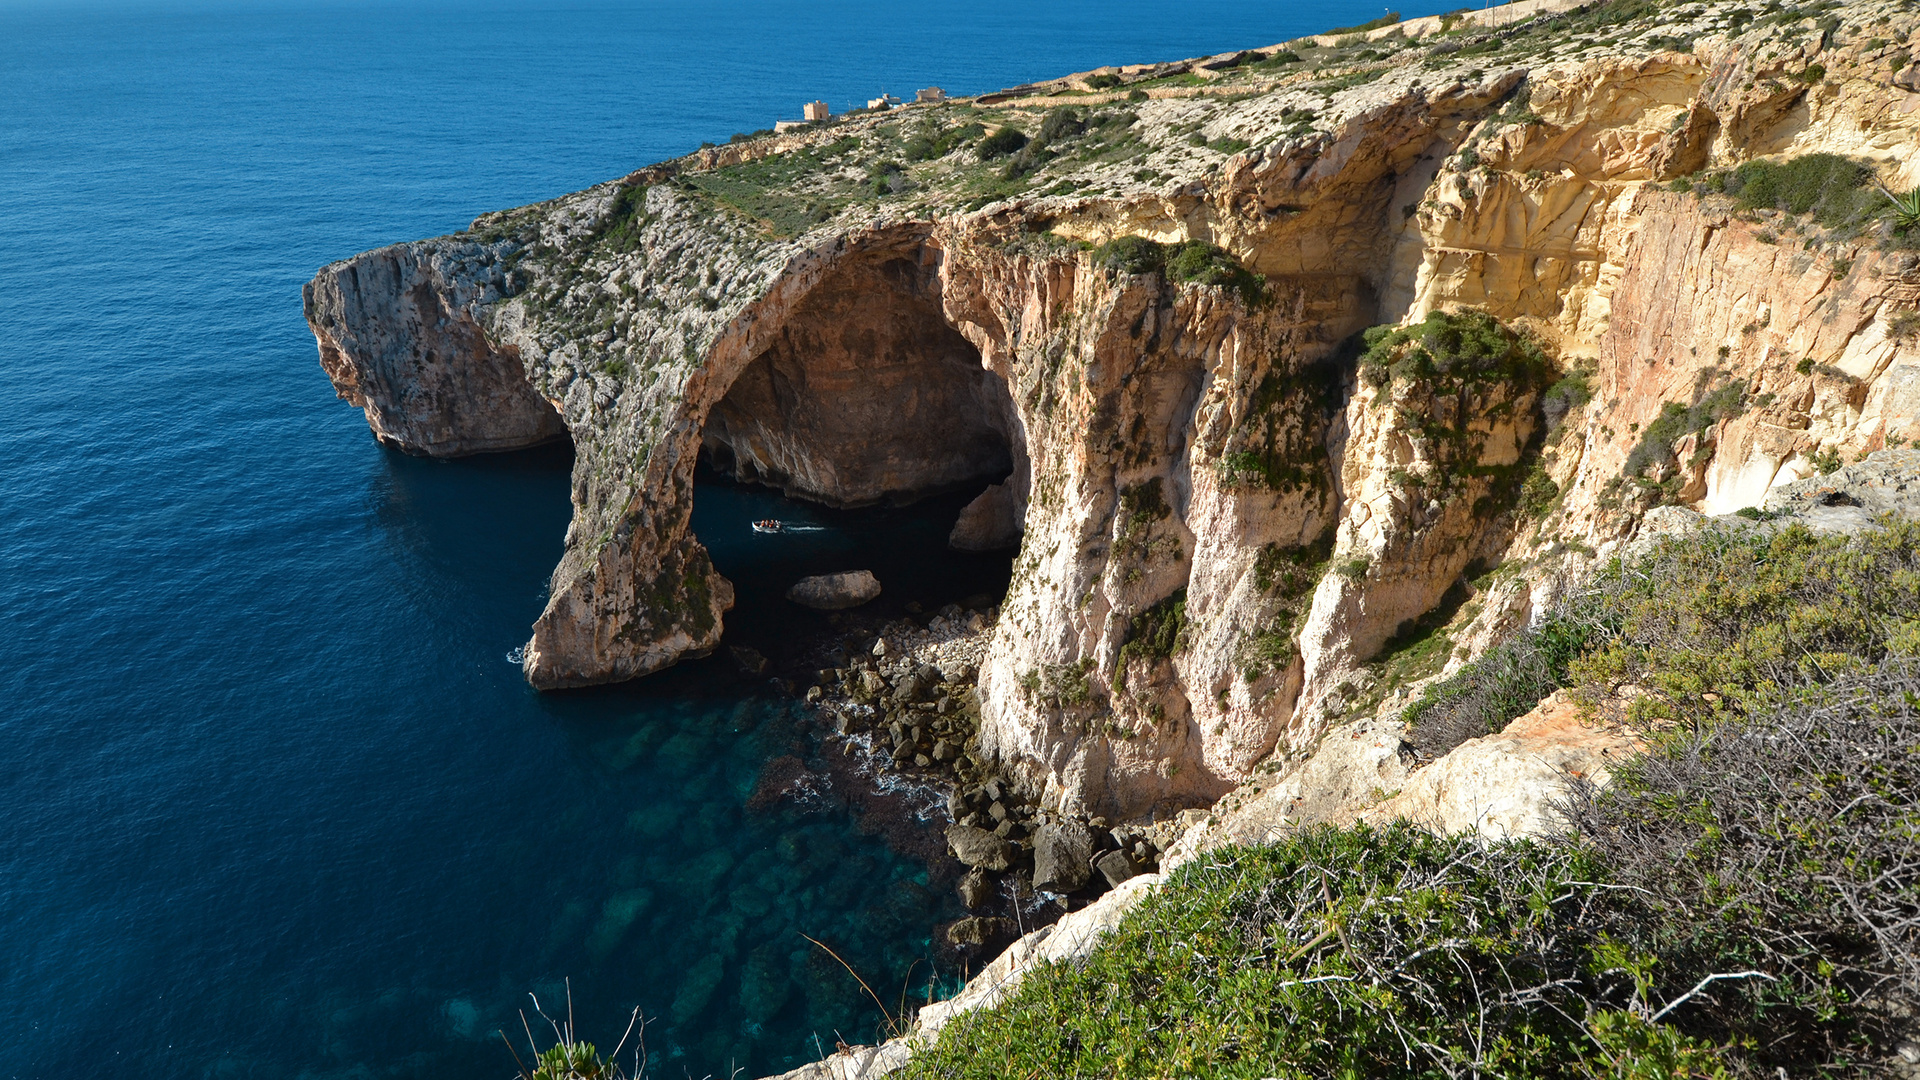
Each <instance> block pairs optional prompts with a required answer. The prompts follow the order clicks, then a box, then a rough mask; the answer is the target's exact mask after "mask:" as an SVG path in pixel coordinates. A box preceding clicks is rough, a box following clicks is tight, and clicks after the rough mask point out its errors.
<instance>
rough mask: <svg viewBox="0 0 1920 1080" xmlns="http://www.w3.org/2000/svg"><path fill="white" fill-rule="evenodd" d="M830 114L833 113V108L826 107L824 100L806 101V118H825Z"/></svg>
mask: <svg viewBox="0 0 1920 1080" xmlns="http://www.w3.org/2000/svg"><path fill="white" fill-rule="evenodd" d="M832 115H833V110H831V109H829V108H827V103H826V102H824V101H809V102H807V119H808V120H825V119H826V118H827V117H829V116H832Z"/></svg>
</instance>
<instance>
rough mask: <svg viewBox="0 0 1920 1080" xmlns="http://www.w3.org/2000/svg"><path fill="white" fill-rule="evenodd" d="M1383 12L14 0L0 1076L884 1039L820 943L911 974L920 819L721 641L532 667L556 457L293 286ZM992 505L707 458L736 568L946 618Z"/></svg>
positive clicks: (738, 628)
mask: <svg viewBox="0 0 1920 1080" xmlns="http://www.w3.org/2000/svg"><path fill="white" fill-rule="evenodd" d="M1379 13H1380V11H1379V9H1378V8H1376V7H1374V6H1372V5H1371V4H1370V3H1366V2H1362V0H1313V2H1299V3H1257V2H1250V0H1232V2H1230V0H1183V2H1181V3H1169V2H1145V0H1104V2H1093V0H1074V2H1064V3H1054V4H1048V3H1033V2H1013V0H982V2H975V3H969V4H964V5H962V4H941V5H927V4H872V3H848V2H845V0H809V2H806V3H782V2H770V0H762V2H742V3H724V2H712V0H706V2H694V0H660V2H655V3H614V2H610V0H581V2H577V3H529V4H516V5H509V4H503V3H499V2H497V0H477V2H467V3H460V4H451V3H433V2H420V3H385V4H370V3H369V4H351V3H335V4H325V3H274V4H240V3H230V4H225V5H211V4H205V5H194V6H177V5H176V6H161V5H141V4H119V5H114V4H58V3H35V4H26V5H19V4H12V5H9V4H6V3H0V620H4V621H3V622H0V625H3V626H4V627H5V629H6V633H7V640H8V641H10V642H11V645H10V646H9V647H8V649H7V656H8V660H7V663H6V665H5V667H4V670H0V748H4V757H3V758H0V760H4V762H5V767H4V768H0V1047H4V1050H5V1052H4V1053H0V1074H5V1075H9V1076H16V1077H59V1078H62V1080H75V1078H84V1077H94V1076H108V1075H112V1076H139V1077H143V1078H174V1077H261V1078H281V1077H349V1076H351V1077H388V1076H391V1077H454V1076H461V1077H472V1076H480V1077H484V1076H500V1077H505V1076H507V1075H510V1074H511V1073H512V1071H513V1067H512V1062H511V1059H510V1058H509V1057H508V1056H507V1052H506V1050H505V1049H504V1048H502V1047H501V1046H500V1045H499V1042H498V1040H497V1038H496V1037H495V1036H494V1034H493V1033H494V1031H495V1030H496V1029H498V1028H501V1027H507V1026H509V1025H511V1029H513V1030H517V1029H518V1020H517V1019H516V1014H515V1010H517V1009H519V1008H521V1007H523V1006H524V1005H526V1003H527V997H526V995H527V993H528V992H529V991H532V992H537V993H539V994H540V995H541V997H542V1000H543V1001H545V1002H547V1003H549V1004H552V1003H553V1002H554V1001H555V1000H556V999H557V998H559V997H560V996H561V995H562V994H563V984H562V981H561V980H562V979H563V978H571V980H572V990H573V996H574V1000H575V1003H576V1006H577V1011H578V1015H579V1018H580V1021H581V1024H582V1027H583V1028H585V1029H586V1030H587V1032H588V1033H589V1034H591V1035H594V1036H597V1037H599V1038H600V1040H601V1041H602V1043H603V1045H604V1044H605V1043H610V1042H612V1041H613V1040H614V1039H615V1038H617V1036H618V1031H619V1028H620V1027H621V1025H622V1023H623V1022H624V1019H625V1017H626V1016H627V1013H628V1010H629V1009H631V1008H632V1007H633V1006H635V1005H638V1006H641V1007H643V1008H644V1009H645V1010H646V1012H647V1014H648V1015H650V1016H656V1017H658V1019H657V1020H656V1021H655V1022H654V1023H653V1024H652V1025H651V1026H650V1027H649V1028H648V1049H649V1050H650V1051H652V1052H653V1053H655V1054H656V1055H658V1057H657V1060H656V1061H655V1064H654V1066H653V1073H654V1075H656V1076H676V1077H677V1076H681V1075H683V1074H688V1075H691V1076H694V1077H698V1076H703V1075H706V1074H709V1073H712V1074H715V1075H719V1076H726V1075H727V1074H728V1071H729V1069H730V1068H731V1067H732V1066H740V1067H744V1068H745V1069H746V1070H747V1074H748V1075H753V1074H757V1073H760V1072H763V1071H771V1070H775V1069H778V1068H784V1067H789V1066H791V1065H793V1064H797V1063H799V1062H800V1061H803V1060H806V1059H810V1058H812V1057H814V1056H816V1054H817V1051H818V1048H819V1047H821V1046H822V1045H824V1046H825V1048H827V1049H831V1047H832V1044H833V1042H834V1039H835V1038H836V1033H838V1034H840V1035H844V1036H845V1037H846V1038H847V1040H848V1041H859V1040H863V1039H868V1038H871V1037H872V1035H873V1032H874V1026H875V1023H876V1022H877V1020H878V1014H877V1012H876V1011H874V1010H873V1009H871V1008H870V1007H863V1006H864V1005H865V1003H864V1002H863V1001H862V1000H861V995H860V993H859V990H858V987H857V986H856V985H855V984H854V983H852V982H851V980H850V979H848V978H846V976H845V973H844V972H842V971H840V970H839V969H838V966H837V965H836V964H833V963H831V962H830V961H827V960H825V959H823V957H822V955H821V954H820V953H819V951H818V950H816V949H813V947H811V946H809V945H808V944H807V943H806V941H805V940H804V939H803V938H802V937H801V936H800V935H801V934H808V935H811V936H813V937H817V938H820V939H822V940H824V941H827V942H828V943H829V944H832V945H833V946H834V947H835V949H836V950H838V951H840V952H841V953H842V955H844V956H845V957H846V958H847V959H848V961H849V962H850V963H852V964H853V965H854V966H856V967H858V968H860V969H861V970H862V971H863V973H864V974H865V975H866V976H867V977H868V978H869V979H870V980H871V981H874V982H875V983H876V986H880V987H885V988H887V989H886V991H884V992H888V993H891V992H892V991H893V990H895V989H897V988H898V987H899V986H900V985H902V983H903V982H906V981H909V980H911V981H914V982H916V983H917V982H919V981H921V980H924V979H925V978H926V977H927V975H928V970H929V967H928V964H927V963H926V962H925V958H927V957H929V956H930V955H931V952H930V949H929V932H930V930H931V928H932V926H933V925H934V924H935V923H936V922H938V921H939V920H941V919H944V918H951V917H953V916H954V915H955V914H957V908H956V906H955V902H954V901H953V900H952V898H951V893H950V890H949V889H948V888H947V887H946V882H945V881H944V880H943V879H942V877H941V875H940V873H939V872H938V871H935V872H933V873H929V870H928V868H927V867H926V866H925V865H923V864H922V863H920V862H919V861H916V860H915V859H914V858H913V857H911V850H912V848H913V845H914V844H915V843H916V842H919V841H917V840H916V839H915V837H914V836H911V835H907V833H910V832H911V830H906V831H904V832H903V831H901V830H900V829H898V828H894V830H893V832H891V833H890V832H889V831H888V828H889V827H887V826H886V825H885V822H888V821H893V822H895V823H896V824H897V822H898V815H897V814H893V815H892V816H889V814H888V813H883V812H882V811H883V810H897V809H898V807H897V806H893V807H891V808H889V807H884V806H880V804H879V803H875V802H871V801H868V802H862V801H861V800H859V799H855V801H854V802H853V804H851V805H848V804H846V803H844V802H834V801H826V802H823V803H818V804H796V803H793V802H791V801H771V802H769V801H767V800H763V799H755V798H754V797H753V794H754V792H755V790H756V785H759V784H760V783H761V781H762V779H763V776H764V775H765V774H766V769H767V766H768V763H769V762H772V761H775V760H776V759H780V758H782V757H789V756H795V755H797V756H805V755H806V754H808V753H809V752H810V751H809V747H810V745H811V744H810V743H809V741H808V737H807V735H806V734H805V732H804V730H803V727H802V726H801V725H797V724H796V720H797V719H800V720H803V719H804V717H801V716H799V715H798V714H797V713H796V710H795V709H794V708H793V706H791V705H790V704H788V703H787V702H785V701H784V700H783V699H781V698H779V697H777V696H774V695H772V694H769V693H767V692H766V691H765V689H764V687H763V686H762V684H761V683H760V681H759V680H757V679H750V678H747V677H745V676H743V675H741V674H739V673H738V672H737V671H736V669H735V668H734V667H733V666H732V664H731V663H730V662H729V661H727V660H725V659H723V658H719V657H716V658H713V659H709V660H706V661H701V662H697V663H690V664H686V665H682V666H681V667H680V668H678V669H675V670H674V671H672V672H669V673H667V674H666V675H663V676H660V677H656V678H654V679H651V680H646V681H643V682H640V683H636V684H631V685H628V686H622V687H613V688H603V689H599V690H593V691H586V692H579V693H569V694H557V695H545V696H543V695H539V694H535V693H533V692H532V691H531V690H529V689H528V688H527V687H526V685H525V684H524V683H523V682H522V681H521V679H520V676H519V672H518V670H517V669H516V668H514V667H512V666H510V665H509V664H508V663H507V662H506V659H505V657H506V654H507V653H508V652H509V651H510V650H511V649H513V648H514V647H515V646H517V645H518V644H520V643H521V642H522V641H523V640H524V638H525V637H526V635H527V628H528V626H529V624H530V623H531V621H532V620H533V618H534V616H535V615H536V614H537V613H538V611H539V609H540V606H541V603H542V598H543V590H544V587H545V582H546V577H547V574H548V572H549V570H550V569H551V567H552V565H553V563H554V561H555V559H556V558H557V557H558V555H559V552H560V546H561V538H562V535H563V533H564V531H565V527H566V521H567V467H568V453H567V451H566V450H565V449H564V448H548V449H545V450H539V451H533V452H528V453H522V454H511V455H501V456H497V457H490V458H481V459H473V460H468V461H461V462H430V461H421V460H415V459H410V458H407V457H404V456H400V455H397V454H394V453H392V452H389V451H386V450H383V449H382V448H380V447H379V446H377V445H376V444H375V443H374V441H373V440H372V439H371V438H370V437H369V435H368V433H367V430H366V426H365V423H364V422H363V420H362V418H361V416H360V414H359V413H358V412H357V411H355V410H352V409H350V408H348V407H347V406H345V405H344V404H342V403H341V402H339V401H337V400H335V398H334V396H333V393H332V390H331V388H330V387H329V386H328V384H327V381H326V379H325V378H324V376H323V375H322V374H321V372H320V369H319V366H318V364H317V363H316V360H315V353H314V346H313V339H312V337H311V336H310V335H309V333H308V332H307V329H306V327H305V325H304V324H303V322H302V321H301V316H300V296H299V289H300V285H301V283H302V282H303V281H305V280H306V279H307V278H308V277H309V276H310V275H311V274H312V272H313V270H314V269H315V268H317V267H318V266H320V265H321V264H323V263H325V262H327V261H329V260H332V259H335V258H340V257H343V256H346V255H350V254H352V253H354V252H356V251H360V250H362V249H364V248H367V247H371V246H375V245H378V244H383V243H388V242H392V241H396V240H405V239H411V238H415V237H419V236H426V235H432V234H437V233H443V232H448V231H451V230H453V229H456V228H458V227H460V226H461V225H463V224H464V223H466V222H467V221H469V220H470V219H471V218H472V217H473V216H474V215H476V214H477V213H480V212H482V211H485V210H490V209H495V208H499V207H504V206H511V205H516V204H519V203H523V202H527V201H531V200H535V199H541V198H546V197H549V196H552V195H556V194H559V193H562V192H565V191H569V190H573V189H577V188H580V187H583V186H586V185H588V184H591V183H595V182H598V181H600V180H603V179H606V178H608V177H611V176H615V175H619V174H622V173H624V172H627V171H629V170H631V169H632V168H634V167H636V166H638V165H641V164H644V163H647V162H650V161H654V160H657V159H660V158H663V157H666V156H670V155H673V154H676V153H680V152H683V151H685V150H688V149H690V148H692V147H693V146H695V145H697V144H698V143H699V142H701V141H702V140H707V139H712V140H715V141H723V140H724V139H725V138H726V137H727V136H728V135H729V134H731V133H732V132H735V131H742V130H751V129H755V128H760V127H765V126H768V125H769V124H770V123H771V122H772V121H773V120H774V119H776V118H780V117H787V116H793V115H797V113H798V110H799V105H800V103H801V102H802V101H805V100H809V99H812V98H815V97H823V98H825V99H826V100H827V101H829V102H830V103H832V104H833V105H834V106H835V107H836V109H838V108H841V107H844V106H846V105H848V104H851V103H855V102H857V101H859V100H862V99H865V98H867V97H870V96H874V95H877V94H879V93H881V92H882V91H891V92H893V93H896V94H908V93H910V92H911V91H912V90H914V89H915V88H918V87H920V86H925V85H931V84H939V85H942V86H944V87H946V88H947V89H948V90H950V91H954V92H961V93H965V92H978V91H982V90H986V89H991V88H995V87H999V86H1005V85H1010V84H1013V83H1017V82H1021V81H1025V80H1028V79H1031V78H1036V77H1044V76H1048V75H1053V74H1058V73H1061V72H1065V71H1070V70H1077V69H1084V68H1087V67H1090V66H1094V65H1097V64H1100V63H1110V62H1131V61H1146V60H1156V59H1170V58H1177V57H1181V56H1189V55H1195V54H1199V53H1206V52H1216V51H1222V50H1225V49H1228V48H1234V47H1244V46H1249V45H1256V44H1265V43H1271V42H1274V41H1278V40H1281V39H1283V38H1286V37H1289V36H1292V35H1295V34H1298V33H1302V32H1307V31H1311V30H1316V29H1323V28H1325V27H1326V26H1329V25H1334V24H1343V23H1353V22H1358V21H1361V20H1364V19H1367V18H1371V17H1373V16H1375V15H1377V14H1379ZM1417 13H1418V12H1416V11H1412V10H1408V11H1407V14H1409V15H1412V14H1417ZM957 505H958V504H957V503H956V502H954V501H953V500H951V499H948V500H939V499H936V500H931V501H929V502H928V503H925V504H920V505H919V506H917V507H914V508H910V509H908V510H904V511H868V512H861V513H854V514H843V515H835V514H828V513H824V512H818V513H815V512H813V511H809V510H806V509H804V508H796V507H793V506H791V505H782V504H781V502H780V500H778V499H777V498H775V497H774V496H772V495H771V494H769V493H766V492H761V491H754V490H749V489H742V488H736V487H729V486H727V485H724V484H718V483H708V484H704V485H703V486H702V488H701V492H700V495H699V497H698V500H697V507H696V513H697V515H698V517H697V518H696V523H695V525H696V530H697V531H698V532H699V533H700V534H701V535H702V536H703V537H707V538H708V539H709V541H710V543H711V544H712V546H713V547H714V551H715V560H716V562H717V563H718V564H719V565H720V567H721V569H722V570H724V571H726V572H728V573H730V574H732V575H734V576H735V577H736V579H737V580H739V581H740V582H741V583H742V586H743V589H748V588H749V587H750V586H755V585H766V586H768V587H771V586H772V585H773V584H777V583H778V582H779V581H782V580H789V579H790V578H791V576H792V575H794V574H795V573H798V572H801V571H804V570H806V569H808V568H810V567H816V566H817V567H823V568H837V567H836V565H835V564H850V563H854V562H859V561H867V562H874V561H876V560H882V561H883V560H889V559H890V560H892V562H890V563H887V564H886V565H888V566H897V567H898V569H896V570H893V571H891V574H892V575H893V580H895V581H899V582H904V583H905V585H904V586H903V587H901V588H895V589H892V590H890V593H889V597H888V600H889V602H890V603H895V604H898V603H902V602H904V600H906V599H909V598H911V597H910V596H908V593H910V592H914V591H915V590H917V591H918V594H920V595H921V596H923V598H925V599H926V600H927V601H928V602H929V603H933V602H945V601H946V600H948V599H958V598H959V597H960V596H961V595H964V594H966V593H969V592H973V591H976V589H977V588H978V587H980V586H981V585H982V583H985V584H987V585H991V583H992V581H993V580H994V577H995V574H996V573H998V574H1000V575H1004V573H1005V570H1004V566H1002V567H1000V568H999V569H998V570H997V571H996V569H995V568H994V567H993V566H992V565H991V563H990V562H988V563H981V562H977V561H976V562H968V561H967V560H963V559H959V558H958V557H955V556H943V555H940V554H939V552H938V547H939V538H940V536H941V535H943V533H944V529H945V527H946V525H947V523H949V522H950V521H951V514H952V512H953V510H954V508H955V507H956V506H957ZM809 513H814V514H815V520H818V521H819V522H820V523H821V524H823V525H824V526H825V527H826V531H825V532H824V533H820V534H812V535H811V538H810V539H807V540H805V541H804V542H803V541H799V540H796V539H794V538H789V540H790V544H789V546H786V547H778V546H773V545H768V544H764V543H756V542H754V541H753V540H751V539H750V536H751V534H748V533H746V532H745V530H744V523H745V522H746V521H748V520H750V519H752V518H755V517H760V516H765V515H767V514H775V515H778V516H786V517H798V516H805V515H807V514H809ZM915 552H919V553H920V555H918V556H915V555H914V553H915ZM888 573H889V572H888V571H885V570H883V580H887V578H888ZM763 593H764V590H763V592H762V593H756V594H755V595H756V596H760V597H761V598H760V599H758V600H753V599H751V598H750V599H749V600H748V601H747V602H745V603H743V605H742V609H741V611H739V612H738V613H736V617H735V618H733V619H730V622H729V625H730V630H729V633H730V635H731V636H733V637H734V638H735V639H736V640H741V641H744V642H747V643H749V644H752V643H759V644H761V645H763V646H766V647H768V648H770V649H771V648H774V647H776V646H778V645H780V644H782V643H784V642H786V641H787V639H789V638H790V637H791V635H792V633H793V631H794V628H795V626H796V625H797V624H795V623H794V622H793V617H792V616H791V614H790V613H787V612H784V611H783V610H781V609H780V607H779V605H778V604H777V603H774V602H771V601H768V600H766V599H765V598H764V595H763ZM898 801H899V800H897V799H896V800H895V802H896V803H897V802H898ZM882 802H884V800H882ZM876 807H879V808H878V809H876ZM922 839H924V838H922ZM916 960H918V961H920V963H919V964H918V966H917V967H915V962H916ZM948 974H950V973H948Z"/></svg>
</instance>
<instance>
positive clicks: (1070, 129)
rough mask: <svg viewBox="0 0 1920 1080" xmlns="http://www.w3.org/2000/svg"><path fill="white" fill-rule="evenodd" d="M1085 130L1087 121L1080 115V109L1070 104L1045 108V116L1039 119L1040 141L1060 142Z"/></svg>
mask: <svg viewBox="0 0 1920 1080" xmlns="http://www.w3.org/2000/svg"><path fill="white" fill-rule="evenodd" d="M1086 130H1087V122H1086V120H1085V119H1084V118H1082V117H1081V115H1080V110H1078V109H1076V108H1073V107H1072V106H1070V105H1062V106H1059V107H1058V108H1053V109H1049V110H1047V115H1046V117H1045V118H1043V119H1042V120H1041V121H1040V141H1042V142H1049V143H1052V142H1061V141H1063V140H1066V139H1071V138H1074V137H1076V136H1078V135H1079V134H1080V133H1082V132H1084V131H1086Z"/></svg>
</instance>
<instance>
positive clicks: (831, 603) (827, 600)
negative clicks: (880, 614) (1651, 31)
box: [787, 570, 880, 611]
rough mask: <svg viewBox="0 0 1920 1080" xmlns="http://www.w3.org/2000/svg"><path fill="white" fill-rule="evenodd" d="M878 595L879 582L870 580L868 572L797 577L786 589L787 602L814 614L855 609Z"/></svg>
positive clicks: (857, 571) (851, 571)
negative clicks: (791, 585) (806, 608)
mask: <svg viewBox="0 0 1920 1080" xmlns="http://www.w3.org/2000/svg"><path fill="white" fill-rule="evenodd" d="M879 595H880V579H878V578H876V577H874V576H873V571H871V570H850V571H848V572H846V573H844V574H820V575H818V576H816V577H810V578H801V579H800V580H799V581H798V582H796V583H794V586H793V588H791V589H788V590H787V599H789V600H791V601H793V602H794V603H796V604H799V605H800V606H801V607H810V608H813V609H814V610H816V611H839V610H841V609H843V608H854V607H859V606H860V605H861V604H865V603H868V602H869V601H871V600H873V598H874V597H876V596H879Z"/></svg>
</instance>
